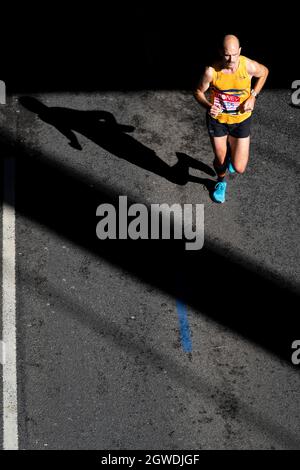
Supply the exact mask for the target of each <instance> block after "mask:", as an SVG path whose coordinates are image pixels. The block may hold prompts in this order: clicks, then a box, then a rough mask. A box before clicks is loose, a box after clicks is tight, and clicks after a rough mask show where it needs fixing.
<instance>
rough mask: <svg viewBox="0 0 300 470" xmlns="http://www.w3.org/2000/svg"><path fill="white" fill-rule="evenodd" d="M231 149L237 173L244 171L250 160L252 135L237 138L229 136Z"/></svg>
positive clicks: (232, 160)
mask: <svg viewBox="0 0 300 470" xmlns="http://www.w3.org/2000/svg"><path fill="white" fill-rule="evenodd" d="M228 139H229V144H230V149H231V162H232V165H233V166H234V169H235V171H236V172H237V173H240V174H242V173H244V171H245V170H246V167H247V163H248V160H249V149H250V136H249V137H244V138H236V137H232V136H231V135H230V136H228Z"/></svg>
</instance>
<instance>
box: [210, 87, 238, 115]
mask: <svg viewBox="0 0 300 470" xmlns="http://www.w3.org/2000/svg"><path fill="white" fill-rule="evenodd" d="M240 103H241V100H240V97H239V96H235V95H229V94H227V93H222V92H221V91H217V90H214V104H215V105H216V106H219V107H220V108H221V109H222V113H230V114H238V111H239V106H240Z"/></svg>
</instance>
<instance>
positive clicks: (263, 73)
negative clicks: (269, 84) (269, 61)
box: [247, 59, 269, 94]
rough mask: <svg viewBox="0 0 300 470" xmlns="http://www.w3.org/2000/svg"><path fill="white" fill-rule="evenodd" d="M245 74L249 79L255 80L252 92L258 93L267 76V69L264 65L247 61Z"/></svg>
mask: <svg viewBox="0 0 300 470" xmlns="http://www.w3.org/2000/svg"><path fill="white" fill-rule="evenodd" d="M247 72H248V74H249V75H250V76H251V77H255V78H257V81H256V83H255V85H254V87H253V90H254V91H255V92H256V93H257V94H258V93H260V91H261V90H262V88H263V86H264V84H265V82H266V80H267V77H268V75H269V69H268V68H267V67H266V66H265V65H262V64H259V63H258V62H256V61H255V60H250V59H248V60H247Z"/></svg>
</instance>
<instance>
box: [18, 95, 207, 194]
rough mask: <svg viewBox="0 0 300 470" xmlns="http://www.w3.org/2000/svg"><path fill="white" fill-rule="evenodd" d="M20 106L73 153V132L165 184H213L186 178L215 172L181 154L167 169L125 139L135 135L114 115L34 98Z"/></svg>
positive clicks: (135, 142) (22, 100)
mask: <svg viewBox="0 0 300 470" xmlns="http://www.w3.org/2000/svg"><path fill="white" fill-rule="evenodd" d="M19 102H20V103H21V104H22V106H24V107H25V108H26V109H28V110H29V111H32V112H33V113H35V114H37V115H38V117H39V118H40V119H41V120H42V121H44V122H46V123H48V124H50V125H52V126H54V127H55V128H56V129H57V130H58V131H59V132H61V134H63V135H64V136H65V137H66V138H67V139H68V140H69V145H70V146H71V147H73V148H74V149H76V150H82V147H81V145H80V143H79V142H78V139H77V136H76V134H75V133H74V131H76V132H78V133H80V134H82V135H84V136H85V137H86V138H88V139H89V140H91V141H92V142H94V143H95V144H97V145H99V146H100V147H101V148H103V149H104V150H107V151H108V152H109V153H111V154H113V155H116V156H117V157H119V158H123V159H124V160H126V161H128V162H130V163H132V164H134V165H137V166H139V167H140V168H143V169H145V170H148V171H151V172H152V173H155V174H157V175H159V176H161V177H163V178H166V179H167V180H168V181H170V182H172V183H174V184H178V185H185V184H187V183H188V182H189V181H192V182H194V183H199V184H203V185H205V186H206V187H211V186H212V184H213V181H212V180H209V179H207V178H206V179H203V178H198V177H196V176H190V175H189V167H193V168H197V169H199V170H200V171H202V172H205V173H206V174H208V175H210V176H214V175H215V172H214V170H212V169H211V168H210V167H209V166H208V165H205V164H204V163H201V162H197V161H196V160H194V159H193V158H191V157H189V156H188V155H185V154H183V153H177V157H178V161H177V163H176V164H175V165H174V166H173V167H170V166H169V165H168V164H167V163H165V162H164V161H163V160H162V159H161V158H159V157H158V155H157V154H156V153H155V152H154V151H153V150H152V149H150V148H149V147H147V146H146V145H144V144H142V143H141V142H139V141H138V140H136V139H135V138H134V137H132V136H130V135H128V133H131V132H133V131H134V129H135V128H134V127H133V126H128V125H122V124H118V123H117V121H116V119H115V117H114V116H113V114H111V113H110V112H108V111H101V110H100V111H81V110H76V109H69V108H62V107H57V106H55V107H48V106H46V105H44V104H43V103H42V102H40V101H39V100H37V99H36V98H32V97H30V96H23V97H21V98H19Z"/></svg>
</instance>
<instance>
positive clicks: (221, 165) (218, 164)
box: [210, 135, 228, 178]
mask: <svg viewBox="0 0 300 470" xmlns="http://www.w3.org/2000/svg"><path fill="white" fill-rule="evenodd" d="M227 138H228V136H227V135H224V136H222V137H211V136H210V141H211V144H212V147H213V151H214V154H215V159H214V162H213V165H214V169H215V170H216V173H217V175H218V176H219V177H220V178H224V176H225V174H226V163H225V157H226V153H227Z"/></svg>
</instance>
